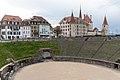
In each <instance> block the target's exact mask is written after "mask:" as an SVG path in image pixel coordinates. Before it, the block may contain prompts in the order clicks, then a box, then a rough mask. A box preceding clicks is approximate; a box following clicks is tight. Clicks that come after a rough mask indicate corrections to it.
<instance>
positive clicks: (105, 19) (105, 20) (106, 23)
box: [103, 16, 108, 25]
mask: <svg viewBox="0 0 120 80" xmlns="http://www.w3.org/2000/svg"><path fill="white" fill-rule="evenodd" d="M103 25H108V22H107V18H106V16H105V17H104V21H103Z"/></svg>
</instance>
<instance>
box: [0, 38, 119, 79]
mask: <svg viewBox="0 0 120 80" xmlns="http://www.w3.org/2000/svg"><path fill="white" fill-rule="evenodd" d="M0 48H1V50H0V52H1V54H0V61H1V62H0V67H1V69H0V77H1V78H0V79H1V80H119V79H120V71H119V70H120V64H119V59H120V37H80V38H59V39H48V40H36V41H35V40H24V41H22V40H20V41H18V42H16V43H13V42H9V43H0ZM7 58H12V59H13V60H10V62H9V63H8V62H7V61H6V59H7Z"/></svg>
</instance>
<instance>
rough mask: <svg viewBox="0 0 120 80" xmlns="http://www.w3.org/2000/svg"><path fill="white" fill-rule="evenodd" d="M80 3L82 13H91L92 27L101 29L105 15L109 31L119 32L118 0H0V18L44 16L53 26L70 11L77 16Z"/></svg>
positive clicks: (119, 0) (119, 5)
mask: <svg viewBox="0 0 120 80" xmlns="http://www.w3.org/2000/svg"><path fill="white" fill-rule="evenodd" d="M80 5H81V9H82V14H88V15H92V20H93V25H94V27H97V28H98V29H99V30H101V28H102V23H103V19H104V16H105V15H106V17H107V20H108V24H109V33H115V34H120V24H119V22H120V16H119V15H120V0H0V19H2V17H3V16H4V15H15V16H20V17H21V18H22V19H29V18H31V17H32V16H35V15H36V16H42V17H44V18H45V19H46V20H48V21H49V22H50V23H51V24H52V25H53V27H55V26H56V25H58V24H59V22H60V20H62V19H63V18H64V17H66V16H70V15H71V12H72V11H73V12H74V16H76V17H77V16H79V11H80Z"/></svg>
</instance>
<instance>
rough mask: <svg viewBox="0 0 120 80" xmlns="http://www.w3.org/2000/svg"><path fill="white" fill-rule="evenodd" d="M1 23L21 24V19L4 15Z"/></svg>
mask: <svg viewBox="0 0 120 80" xmlns="http://www.w3.org/2000/svg"><path fill="white" fill-rule="evenodd" d="M2 21H12V22H22V19H21V18H20V17H19V16H12V15H4V17H3V18H2Z"/></svg>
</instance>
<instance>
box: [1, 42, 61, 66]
mask: <svg viewBox="0 0 120 80" xmlns="http://www.w3.org/2000/svg"><path fill="white" fill-rule="evenodd" d="M40 48H51V49H52V50H53V53H54V54H55V55H56V54H59V49H58V45H57V44H56V43H55V42H47V41H41V42H40V41H37V42H16V44H14V43H12V42H10V43H0V67H1V66H3V65H4V64H6V63H7V62H6V59H7V58H10V57H12V58H13V59H14V60H19V59H23V58H28V57H32V56H33V55H35V54H37V53H38V51H39V49H40Z"/></svg>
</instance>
